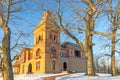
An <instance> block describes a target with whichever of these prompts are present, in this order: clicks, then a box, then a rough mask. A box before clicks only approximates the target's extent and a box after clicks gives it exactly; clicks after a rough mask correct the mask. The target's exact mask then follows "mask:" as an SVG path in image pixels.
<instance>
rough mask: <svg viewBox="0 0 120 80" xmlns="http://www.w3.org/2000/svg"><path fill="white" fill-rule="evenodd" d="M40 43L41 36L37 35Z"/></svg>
mask: <svg viewBox="0 0 120 80" xmlns="http://www.w3.org/2000/svg"><path fill="white" fill-rule="evenodd" d="M40 41H41V36H40V35H39V37H38V43H39V42H40Z"/></svg>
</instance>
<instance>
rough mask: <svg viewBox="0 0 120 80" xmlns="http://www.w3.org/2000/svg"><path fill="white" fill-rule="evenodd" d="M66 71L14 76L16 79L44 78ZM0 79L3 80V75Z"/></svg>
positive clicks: (34, 79) (41, 79) (32, 79)
mask: <svg viewBox="0 0 120 80" xmlns="http://www.w3.org/2000/svg"><path fill="white" fill-rule="evenodd" d="M61 74H64V73H60V74H25V75H16V76H14V79H15V80H43V79H44V78H45V77H49V76H56V75H61ZM0 80H3V79H2V77H1V78H0Z"/></svg>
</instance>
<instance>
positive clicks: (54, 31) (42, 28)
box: [33, 11, 61, 73]
mask: <svg viewBox="0 0 120 80" xmlns="http://www.w3.org/2000/svg"><path fill="white" fill-rule="evenodd" d="M33 33H34V48H33V54H34V56H35V61H34V62H35V63H34V64H35V65H36V69H34V70H33V71H35V72H37V73H57V72H61V60H60V30H59V28H58V26H57V25H56V22H55V20H54V18H53V16H52V14H51V13H50V12H49V11H46V12H45V13H44V14H43V17H42V19H41V21H40V23H39V24H38V26H37V27H36V29H35V30H34V31H33Z"/></svg>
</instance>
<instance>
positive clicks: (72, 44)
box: [61, 42, 80, 48]
mask: <svg viewBox="0 0 120 80" xmlns="http://www.w3.org/2000/svg"><path fill="white" fill-rule="evenodd" d="M66 45H71V46H75V47H79V48H80V46H79V45H78V44H75V43H72V42H64V43H63V44H61V46H62V47H66Z"/></svg>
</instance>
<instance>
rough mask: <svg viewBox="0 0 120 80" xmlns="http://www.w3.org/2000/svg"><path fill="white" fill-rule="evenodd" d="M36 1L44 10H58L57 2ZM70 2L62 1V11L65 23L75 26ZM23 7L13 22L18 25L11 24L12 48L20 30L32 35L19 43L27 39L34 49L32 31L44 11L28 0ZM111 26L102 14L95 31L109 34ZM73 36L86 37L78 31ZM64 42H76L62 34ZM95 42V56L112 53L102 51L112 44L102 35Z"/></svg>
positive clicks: (1, 33) (96, 37)
mask: <svg viewBox="0 0 120 80" xmlns="http://www.w3.org/2000/svg"><path fill="white" fill-rule="evenodd" d="M35 1H40V2H42V3H43V5H44V9H49V8H51V9H52V8H53V9H52V11H53V13H54V9H56V8H57V4H56V2H54V1H52V2H51V0H35ZM68 2H69V1H68V0H62V10H63V13H64V14H63V18H64V22H67V21H71V23H72V22H74V24H75V23H77V22H76V21H77V20H75V19H74V17H73V15H74V12H72V11H71V10H69V8H68V7H66V6H69V3H68ZM76 4H77V5H75V4H73V5H72V6H75V7H79V8H81V9H82V8H83V7H84V6H85V5H84V4H79V3H76ZM115 4H116V3H113V5H114V6H115ZM22 5H23V7H24V8H26V9H27V10H25V11H22V12H19V13H16V14H15V15H18V16H19V17H20V19H18V18H16V19H14V20H13V21H14V23H16V24H11V23H10V24H9V27H10V28H11V31H12V35H11V46H12V45H13V44H14V40H15V39H16V38H17V35H15V34H13V33H17V32H18V30H21V31H23V32H24V33H30V35H29V37H25V38H24V37H23V38H21V40H20V41H19V43H21V42H22V41H23V40H25V39H26V41H25V42H26V43H27V44H30V47H32V46H33V38H34V36H33V33H32V31H33V30H34V29H35V27H36V25H37V24H38V23H39V21H40V20H41V17H42V14H43V11H42V10H41V9H40V7H39V6H38V5H37V4H36V3H34V2H30V1H29V0H27V1H26V3H24V4H22ZM79 5H80V6H79ZM68 19H69V20H68ZM76 25H82V24H75V26H76ZM110 26H111V23H109V21H108V20H107V16H106V15H105V14H100V15H99V17H98V19H97V20H96V22H95V30H96V31H101V32H108V27H110ZM118 33H120V31H118ZM72 34H73V35H77V37H78V38H79V39H80V40H81V41H82V42H83V40H84V35H81V34H78V32H77V30H72ZM2 37H3V32H2V30H0V41H1V38H2ZM64 41H70V42H74V41H73V40H72V39H71V38H69V37H68V36H67V35H65V34H64V33H61V43H62V42H64ZM93 42H94V43H95V46H94V47H93V53H94V55H98V54H101V53H104V52H107V53H110V51H109V50H104V49H102V45H104V44H108V43H110V41H108V42H107V40H106V39H103V37H102V36H100V35H94V38H93ZM74 43H75V42H74ZM11 54H12V56H14V55H15V54H16V53H14V52H11Z"/></svg>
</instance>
